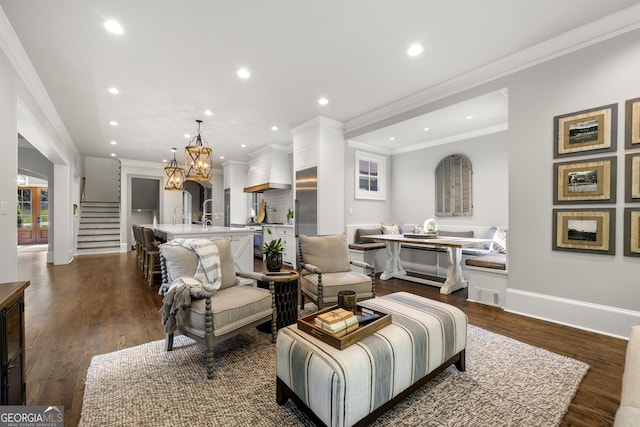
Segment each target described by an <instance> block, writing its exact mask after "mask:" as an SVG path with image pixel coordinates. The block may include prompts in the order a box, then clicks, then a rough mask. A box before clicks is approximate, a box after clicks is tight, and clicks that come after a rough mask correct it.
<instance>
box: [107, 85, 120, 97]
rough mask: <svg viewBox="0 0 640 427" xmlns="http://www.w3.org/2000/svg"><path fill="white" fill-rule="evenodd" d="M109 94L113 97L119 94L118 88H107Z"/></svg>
mask: <svg viewBox="0 0 640 427" xmlns="http://www.w3.org/2000/svg"><path fill="white" fill-rule="evenodd" d="M109 93H111V94H114V95H117V94H119V93H120V91H119V90H118V88H115V87H110V88H109Z"/></svg>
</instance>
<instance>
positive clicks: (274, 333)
mask: <svg viewBox="0 0 640 427" xmlns="http://www.w3.org/2000/svg"><path fill="white" fill-rule="evenodd" d="M277 318H278V315H277V313H276V309H275V307H274V308H273V315H272V316H271V342H272V343H274V342H276V338H277V337H278V323H277Z"/></svg>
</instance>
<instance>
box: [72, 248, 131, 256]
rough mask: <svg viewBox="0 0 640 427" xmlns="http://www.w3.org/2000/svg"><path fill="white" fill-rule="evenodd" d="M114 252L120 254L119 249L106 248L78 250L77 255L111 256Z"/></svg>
mask: <svg viewBox="0 0 640 427" xmlns="http://www.w3.org/2000/svg"><path fill="white" fill-rule="evenodd" d="M114 252H120V248H119V247H117V248H116V247H106V248H78V250H77V251H76V255H91V254H110V253H114Z"/></svg>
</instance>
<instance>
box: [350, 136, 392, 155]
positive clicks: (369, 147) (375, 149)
mask: <svg viewBox="0 0 640 427" xmlns="http://www.w3.org/2000/svg"><path fill="white" fill-rule="evenodd" d="M347 146H348V147H351V148H356V149H357V148H360V149H362V150H366V151H369V152H372V153H376V154H381V155H383V156H390V155H392V154H393V150H389V149H388V148H383V147H376V146H375V145H371V144H369V143H366V142H361V141H356V140H354V139H349V140H347Z"/></svg>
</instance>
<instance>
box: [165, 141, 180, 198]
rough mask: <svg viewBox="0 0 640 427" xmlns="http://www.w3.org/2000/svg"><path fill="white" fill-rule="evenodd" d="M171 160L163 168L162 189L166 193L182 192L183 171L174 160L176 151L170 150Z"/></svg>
mask: <svg viewBox="0 0 640 427" xmlns="http://www.w3.org/2000/svg"><path fill="white" fill-rule="evenodd" d="M171 151H173V160H171V161H170V162H169V164H168V165H167V166H166V167H165V168H164V179H165V184H164V189H165V190H168V191H182V190H184V169H182V168H181V167H180V165H179V164H178V161H177V160H176V149H175V148H172V149H171Z"/></svg>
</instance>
